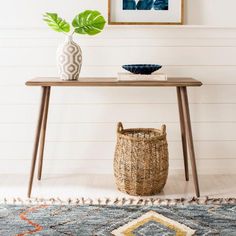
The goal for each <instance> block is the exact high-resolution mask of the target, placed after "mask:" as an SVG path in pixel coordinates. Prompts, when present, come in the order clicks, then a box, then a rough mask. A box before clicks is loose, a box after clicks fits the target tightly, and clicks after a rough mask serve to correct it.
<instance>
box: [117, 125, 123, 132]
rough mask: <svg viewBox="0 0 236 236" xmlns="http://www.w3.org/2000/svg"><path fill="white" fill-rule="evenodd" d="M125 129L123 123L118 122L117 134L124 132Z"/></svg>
mask: <svg viewBox="0 0 236 236" xmlns="http://www.w3.org/2000/svg"><path fill="white" fill-rule="evenodd" d="M123 129H124V127H123V124H122V123H121V122H118V124H117V133H119V132H121V131H123Z"/></svg>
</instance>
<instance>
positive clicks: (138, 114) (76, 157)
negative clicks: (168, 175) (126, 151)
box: [0, 0, 236, 173]
mask: <svg viewBox="0 0 236 236" xmlns="http://www.w3.org/2000/svg"><path fill="white" fill-rule="evenodd" d="M209 1H212V0H209ZM13 4H14V8H12V5H13ZM65 4H68V1H67V2H66V3H65V1H64V2H63V1H59V2H58V3H57V4H55V3H54V2H50V1H46V0H42V1H37V2H30V1H27V0H22V1H16V0H12V1H8V2H5V3H4V7H3V8H1V10H0V12H1V17H2V19H4V21H0V30H1V34H0V55H1V56H0V98H1V99H0V172H1V173H14V172H15V173H26V172H27V171H28V169H29V165H30V158H31V151H32V146H33V138H34V130H35V125H36V124H35V122H36V120H37V115H38V103H39V98H40V97H39V96H40V89H39V88H27V87H25V86H24V83H25V81H26V80H28V79H31V78H32V77H35V76H56V75H57V69H56V61H55V54H56V53H55V51H56V48H57V45H58V43H60V42H62V41H63V40H64V36H63V35H60V34H56V33H54V32H51V31H50V30H48V28H47V27H46V26H45V24H44V23H43V22H42V21H41V15H42V13H43V12H45V11H55V12H59V13H60V14H61V15H63V17H65V18H69V19H70V18H71V15H72V13H73V14H74V13H76V12H77V10H75V9H80V10H83V9H89V8H93V9H100V10H101V12H102V13H103V14H104V15H107V1H105V0H102V1H94V0H88V1H82V2H80V1H79V2H78V1H75V0H69V4H68V7H66V8H65ZM211 4H213V3H209V2H206V1H204V0H199V1H195V0H191V1H189V2H188V5H187V7H186V13H185V18H186V23H187V24H188V23H190V24H191V23H196V24H202V26H193V25H184V26H147V27H146V26H145V27H144V26H132V27H130V26H117V27H114V26H107V27H106V29H105V31H104V32H103V33H102V34H101V35H98V36H97V37H88V36H76V37H75V40H76V41H77V42H78V43H79V44H80V45H81V47H82V50H83V54H84V63H83V68H82V72H81V75H82V76H107V77H109V76H116V75H117V72H120V71H123V70H122V69H121V65H122V64H126V63H159V64H162V65H163V69H162V70H161V72H163V73H167V74H168V75H169V76H180V77H181V76H189V77H193V78H196V79H198V80H201V81H202V82H203V83H204V86H203V87H201V88H190V89H189V100H190V103H191V105H190V109H191V116H192V120H193V133H194V139H195V148H196V154H197V158H198V167H199V172H200V173H201V172H205V173H220V172H222V173H224V172H225V173H226V172H227V173H228V172H232V173H233V170H235V164H236V149H235V144H236V135H235V130H236V112H235V110H236V109H235V108H236V93H235V91H236V79H235V78H236V77H235V76H236V60H235V55H236V27H231V28H225V27H210V26H204V24H208V23H210V22H214V24H215V25H218V26H219V25H221V26H222V25H223V24H226V23H227V22H228V23H227V24H228V25H230V24H229V19H230V17H229V16H222V18H224V19H220V18H218V17H217V19H216V15H217V12H223V10H222V9H219V6H222V7H225V6H223V5H222V3H221V1H220V0H214V6H215V8H214V11H212V10H211V8H210V6H211ZM231 4H234V3H233V1H232V0H231ZM202 8H204V9H205V10H206V12H205V11H203V10H202ZM9 9H11V10H10V11H11V15H14V16H15V17H13V18H12V17H11V16H10V15H9ZM28 9H30V11H29V10H28ZM196 9H198V10H196ZM232 9H233V8H232ZM195 12H201V14H195ZM227 12H228V10H227ZM15 18H17V19H18V20H17V21H16V20H15ZM29 19H31V20H30V21H29ZM231 22H234V20H232V21H231ZM221 23H222V24H221ZM119 120H121V121H124V122H125V126H127V127H136V126H138V127H159V126H160V124H161V123H166V124H167V127H168V141H169V151H170V160H171V165H170V168H171V169H172V170H173V169H183V162H182V149H181V143H180V131H179V124H178V110H177V104H176V94H175V91H174V89H169V88H165V89H160V88H148V89H147V88H135V89H133V88H67V89H64V88H56V89H53V90H52V96H51V106H50V113H49V126H48V134H47V140H48V141H49V142H48V143H47V145H46V150H45V157H46V161H45V170H44V172H46V173H47V172H48V173H49V172H50V173H78V172H79V173H93V172H96V173H111V172H112V158H113V153H114V147H115V138H116V137H115V130H116V122H117V121H119ZM12 147H14V148H12Z"/></svg>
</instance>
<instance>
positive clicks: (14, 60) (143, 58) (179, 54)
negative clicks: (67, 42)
mask: <svg viewBox="0 0 236 236" xmlns="http://www.w3.org/2000/svg"><path fill="white" fill-rule="evenodd" d="M55 50H56V48H44V49H43V48H37V47H35V48H17V53H16V52H15V49H14V48H0V54H1V58H0V64H1V65H2V66H6V65H8V66H9V65H11V66H14V65H18V66H36V65H40V66H48V65H50V66H56V62H55ZM104 51H106V53H104ZM235 54H236V47H201V46H199V47H186V48H182V47H151V48H148V47H147V48H143V47H140V48H139V50H137V48H135V47H123V46H120V47H108V48H106V50H104V48H101V47H92V48H91V47H83V55H84V57H83V62H84V65H90V66H92V65H103V66H105V65H110V66H112V65H122V64H126V63H127V64H128V63H134V62H136V63H145V62H146V63H160V64H163V65H217V66H222V65H231V66H232V65H234V66H235V65H236V62H235V60H234V55H235ZM29 55H30V57H29ZM94 55H98V56H96V57H95V56H94ZM127 55H129V57H127ZM157 55H158V57H157ZM168 55H171V57H170V56H168ZM205 55H207V57H206V56H205ZM222 55H224V56H222ZM111 58H112V60H111Z"/></svg>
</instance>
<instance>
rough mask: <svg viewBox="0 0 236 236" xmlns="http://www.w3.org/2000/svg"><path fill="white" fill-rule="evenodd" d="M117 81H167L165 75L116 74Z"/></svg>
mask: <svg viewBox="0 0 236 236" xmlns="http://www.w3.org/2000/svg"><path fill="white" fill-rule="evenodd" d="M117 79H118V80H119V81H165V80H167V79H168V77H167V75H166V74H161V73H157V74H151V75H141V74H132V73H118V78H117Z"/></svg>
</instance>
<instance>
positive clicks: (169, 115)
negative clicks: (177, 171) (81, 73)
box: [0, 102, 236, 124]
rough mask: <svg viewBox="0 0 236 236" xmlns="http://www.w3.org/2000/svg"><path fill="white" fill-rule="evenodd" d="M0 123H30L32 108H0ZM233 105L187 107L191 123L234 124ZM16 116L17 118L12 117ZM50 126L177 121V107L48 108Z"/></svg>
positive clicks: (34, 111)
mask: <svg viewBox="0 0 236 236" xmlns="http://www.w3.org/2000/svg"><path fill="white" fill-rule="evenodd" d="M0 109H1V112H2V114H1V116H0V124H1V123H8V124H9V123H32V122H33V121H35V120H36V119H37V115H38V107H37V106H36V105H1V106H0ZM235 109H236V104H191V114H192V121H193V122H201V123H203V122H221V123H222V122H225V123H229V122H234V121H235V119H236V114H235ZM16 114H17V115H16ZM48 119H49V122H51V123H80V122H83V123H84V122H86V123H88V122H89V123H93V122H100V123H106V122H107V123H111V122H117V121H119V120H120V121H123V122H142V123H153V122H168V123H170V122H178V120H179V119H178V109H177V104H168V103H167V104H148V103H146V104H145V103H144V104H141V103H138V102H137V103H136V104H119V103H118V104H114V103H113V104H99V103H98V104H79V105H77V104H70V105H52V106H51V107H50V114H49V118H48Z"/></svg>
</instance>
